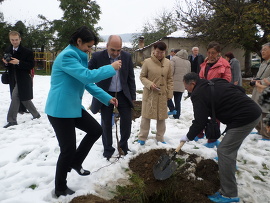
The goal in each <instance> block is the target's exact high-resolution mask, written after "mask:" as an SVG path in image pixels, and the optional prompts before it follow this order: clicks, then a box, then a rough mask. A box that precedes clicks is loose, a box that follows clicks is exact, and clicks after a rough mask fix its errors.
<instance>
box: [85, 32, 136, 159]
mask: <svg viewBox="0 0 270 203" xmlns="http://www.w3.org/2000/svg"><path fill="white" fill-rule="evenodd" d="M119 59H121V60H122V67H121V69H120V70H119V71H117V73H116V75H115V76H113V77H111V78H109V79H106V80H103V81H101V82H98V83H97V85H98V86H99V87H101V88H102V89H103V90H105V91H106V92H108V93H109V94H110V95H112V96H113V97H116V98H117V99H118V108H117V110H118V112H119V115H120V133H121V139H120V143H119V144H120V148H121V149H122V150H123V152H124V154H125V155H126V154H127V153H128V150H129V149H128V143H127V141H128V139H129V137H130V133H131V120H132V108H133V101H135V100H136V85H135V76H134V70H133V63H132V59H131V55H130V54H129V53H127V52H125V51H123V50H122V39H121V37H120V36H117V35H111V36H110V37H109V39H108V43H107V49H106V50H104V51H100V52H96V53H93V54H92V58H91V60H90V61H89V66H88V67H89V69H97V68H98V67H101V66H103V65H108V64H111V63H112V62H114V61H116V60H119ZM90 109H91V111H92V112H93V113H94V114H95V113H97V112H99V111H100V112H101V126H102V129H103V134H102V142H103V146H104V152H103V156H104V157H106V158H107V159H108V160H109V159H110V158H111V156H112V155H113V153H114V151H115V148H114V147H113V146H112V143H113V141H112V114H113V111H114V106H113V105H109V106H105V105H103V104H102V103H101V102H100V101H98V100H97V99H96V98H93V100H92V104H91V107H90Z"/></svg>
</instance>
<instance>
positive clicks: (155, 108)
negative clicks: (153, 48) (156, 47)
mask: <svg viewBox="0 0 270 203" xmlns="http://www.w3.org/2000/svg"><path fill="white" fill-rule="evenodd" d="M140 80H141V82H142V84H143V85H144V88H143V99H142V117H144V118H148V119H157V120H165V119H166V118H168V113H167V100H168V99H171V98H172V97H173V79H172V71H171V64H170V60H169V59H167V58H163V59H162V61H159V60H158V59H157V58H156V57H155V56H154V55H153V54H152V55H151V57H150V58H148V59H145V61H144V62H143V65H142V71H141V74H140ZM153 83H155V84H156V85H157V87H159V88H160V91H158V90H152V89H151V88H150V87H151V85H152V84H153Z"/></svg>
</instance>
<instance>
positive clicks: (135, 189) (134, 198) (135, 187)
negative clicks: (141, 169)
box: [116, 173, 147, 203]
mask: <svg viewBox="0 0 270 203" xmlns="http://www.w3.org/2000/svg"><path fill="white" fill-rule="evenodd" d="M129 180H130V182H131V183H132V184H131V185H127V186H120V185H118V186H116V194H117V199H118V200H125V199H128V200H131V202H136V203H137V202H138V203H139V202H145V200H146V198H147V197H146V194H145V184H144V181H143V180H142V179H141V178H140V177H139V176H138V175H137V174H134V173H132V174H130V177H129Z"/></svg>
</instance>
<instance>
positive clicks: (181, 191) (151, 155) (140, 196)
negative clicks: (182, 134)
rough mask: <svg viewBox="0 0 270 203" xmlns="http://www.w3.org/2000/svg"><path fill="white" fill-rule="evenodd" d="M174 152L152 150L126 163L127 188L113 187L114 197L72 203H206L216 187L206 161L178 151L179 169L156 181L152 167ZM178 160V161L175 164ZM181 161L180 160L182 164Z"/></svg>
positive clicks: (215, 175)
mask: <svg viewBox="0 0 270 203" xmlns="http://www.w3.org/2000/svg"><path fill="white" fill-rule="evenodd" d="M173 152H174V150H173V149H172V150H170V151H166V150H165V149H153V150H150V151H149V152H147V153H144V154H139V155H138V156H137V157H135V158H134V159H132V160H130V163H129V167H130V170H131V173H130V174H131V175H130V177H131V182H132V183H131V184H130V185H126V186H117V192H116V196H115V197H114V198H113V199H111V200H105V199H102V198H101V197H97V196H94V195H86V196H80V197H76V198H74V199H73V200H72V201H71V202H72V203H116V202H123V203H139V202H144V203H161V202H166V203H194V202H196V203H197V202H200V203H206V202H209V203H210V202H211V201H210V200H209V199H208V198H207V195H211V194H213V193H215V192H216V191H217V190H218V189H219V187H220V182H219V177H218V165H217V163H216V162H215V161H213V160H210V159H203V158H202V157H200V156H197V155H195V154H188V153H185V152H183V151H180V152H179V153H178V155H177V156H176V162H177V163H179V164H180V163H181V165H180V166H179V167H178V168H177V169H176V171H175V172H174V173H173V175H172V176H171V177H170V178H168V179H166V180H163V181H159V180H156V179H155V177H154V175H153V166H154V165H155V164H156V163H157V161H158V159H159V157H160V156H161V155H163V154H168V155H172V154H173ZM179 160H180V161H179ZM181 160H184V162H182V161H181Z"/></svg>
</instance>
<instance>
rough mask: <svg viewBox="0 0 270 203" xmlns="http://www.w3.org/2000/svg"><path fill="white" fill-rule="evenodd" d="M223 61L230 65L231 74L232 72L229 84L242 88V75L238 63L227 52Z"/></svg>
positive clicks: (231, 54) (230, 53)
mask: <svg viewBox="0 0 270 203" xmlns="http://www.w3.org/2000/svg"><path fill="white" fill-rule="evenodd" d="M225 59H226V60H227V61H228V62H229V63H230V65H231V72H232V80H231V83H233V84H234V85H240V86H242V75H241V68H240V62H239V61H238V60H237V59H236V58H235V57H234V55H233V53H232V52H227V53H226V54H225Z"/></svg>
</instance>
